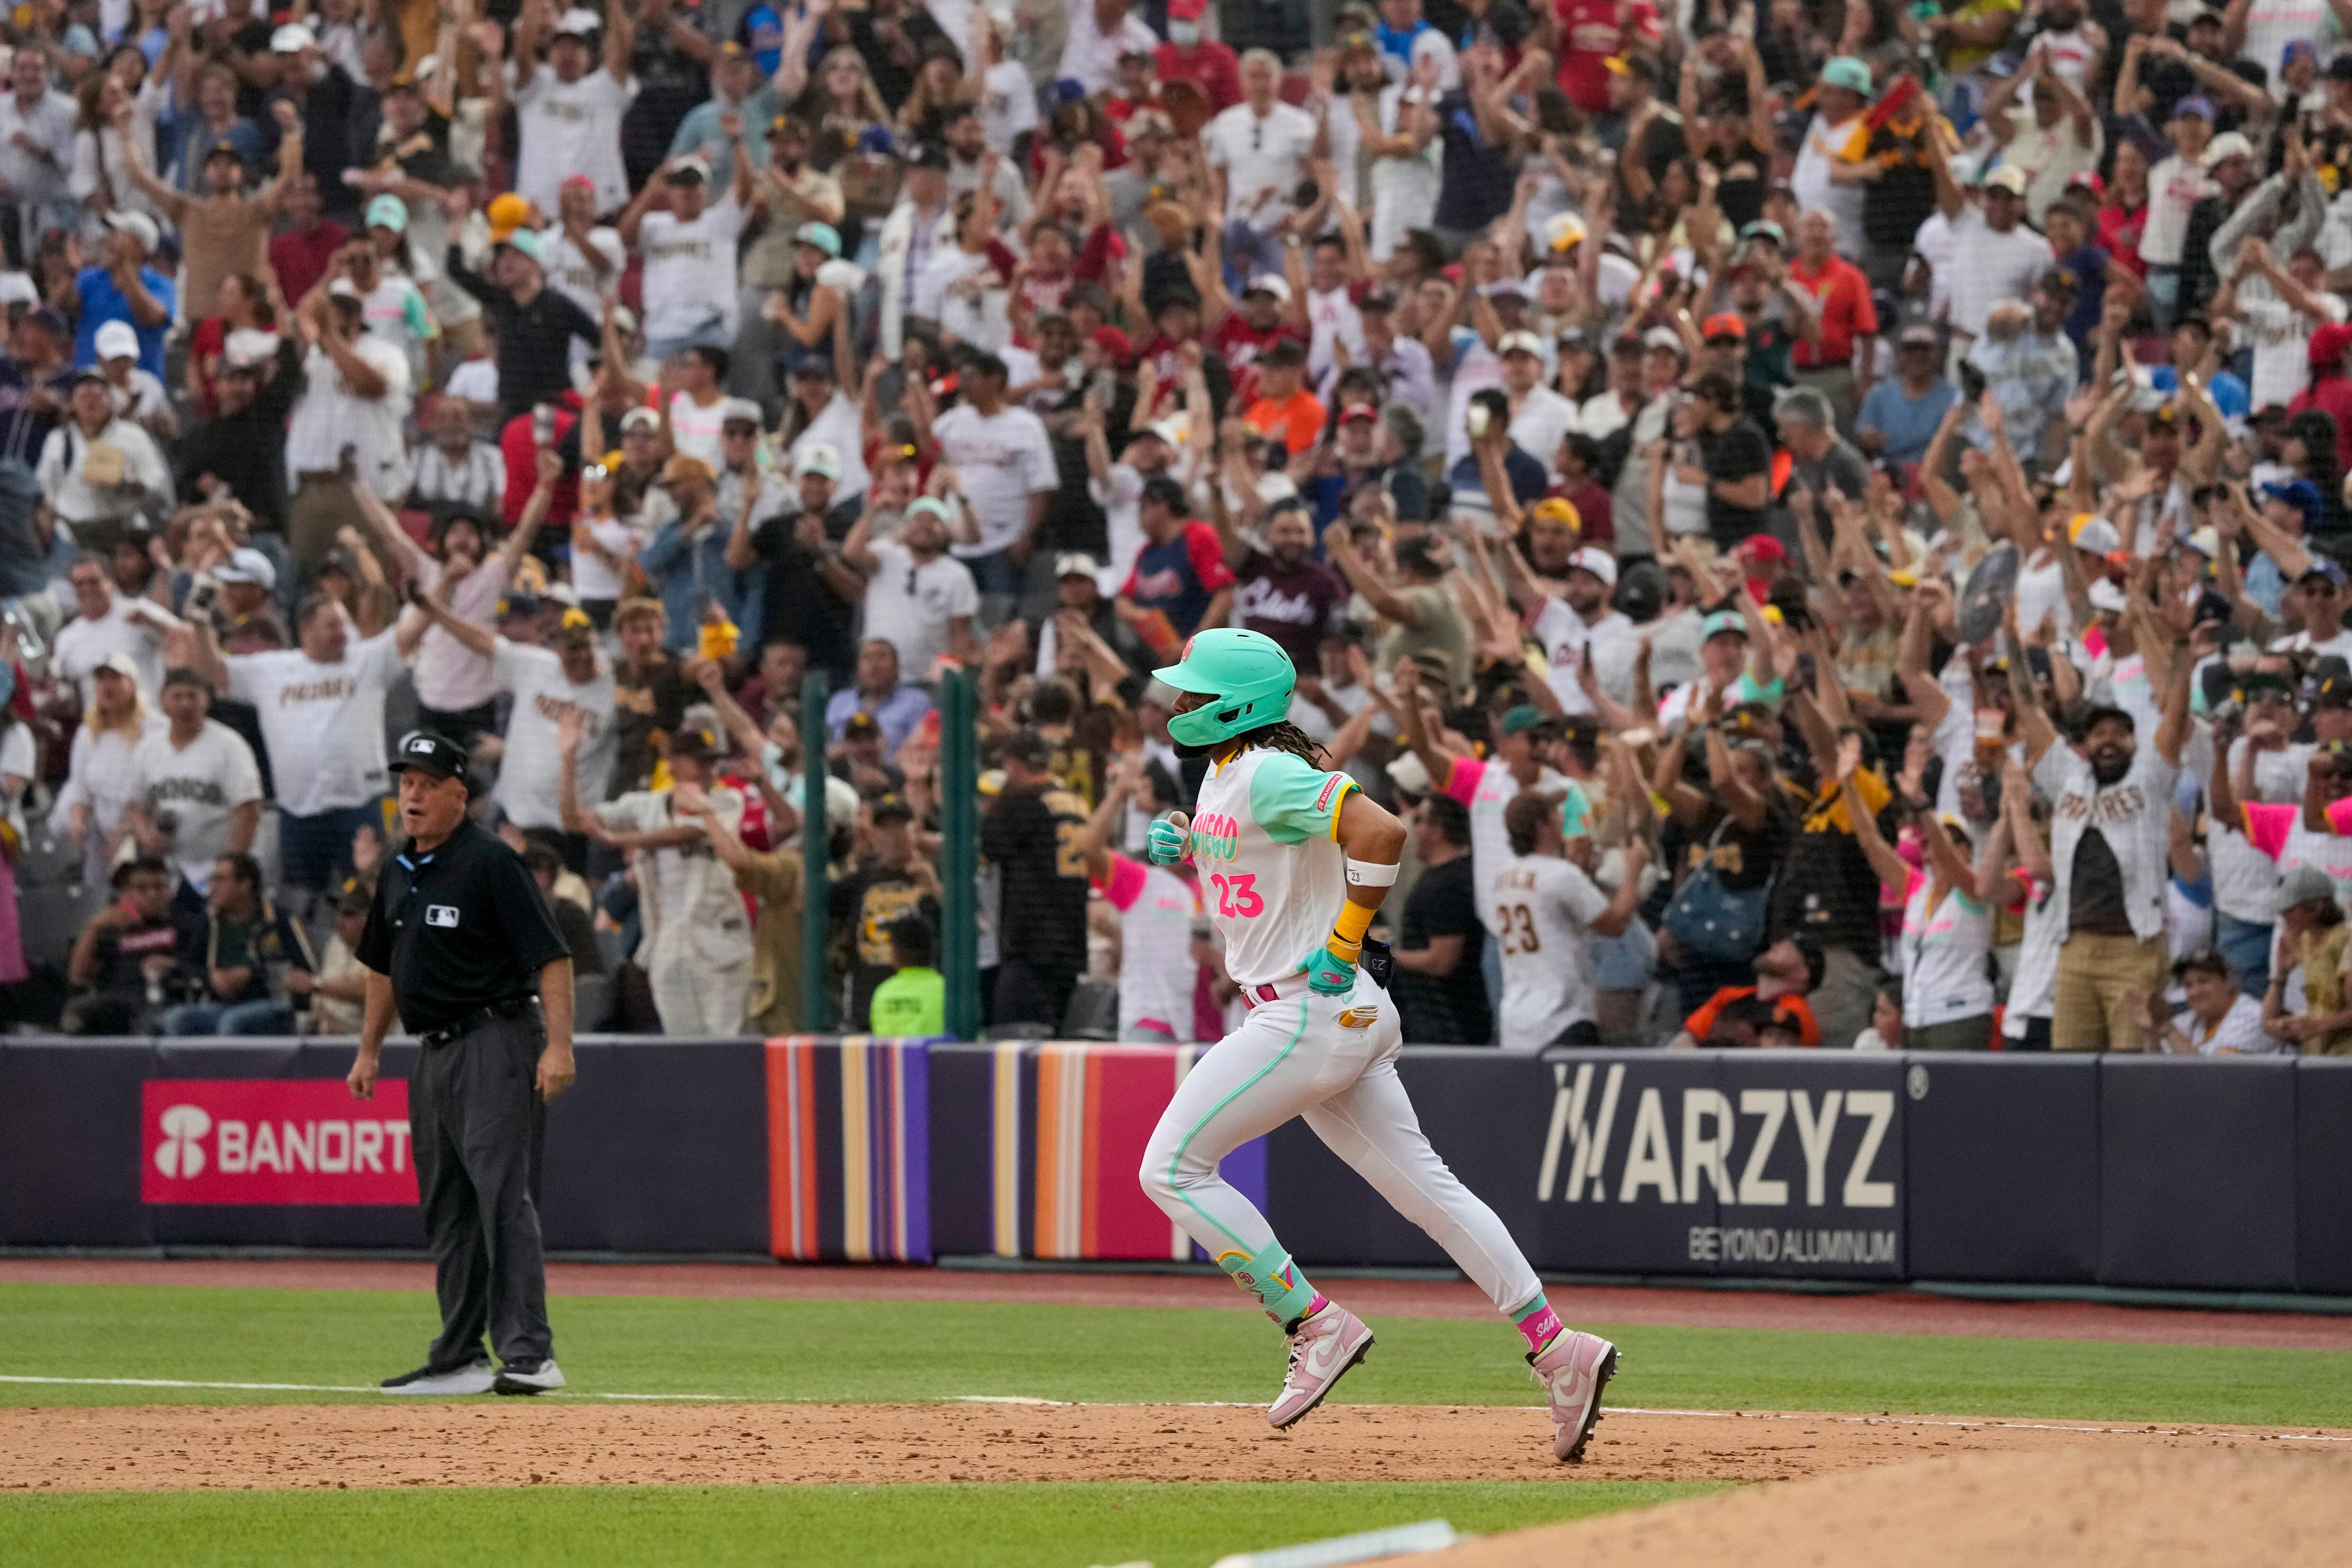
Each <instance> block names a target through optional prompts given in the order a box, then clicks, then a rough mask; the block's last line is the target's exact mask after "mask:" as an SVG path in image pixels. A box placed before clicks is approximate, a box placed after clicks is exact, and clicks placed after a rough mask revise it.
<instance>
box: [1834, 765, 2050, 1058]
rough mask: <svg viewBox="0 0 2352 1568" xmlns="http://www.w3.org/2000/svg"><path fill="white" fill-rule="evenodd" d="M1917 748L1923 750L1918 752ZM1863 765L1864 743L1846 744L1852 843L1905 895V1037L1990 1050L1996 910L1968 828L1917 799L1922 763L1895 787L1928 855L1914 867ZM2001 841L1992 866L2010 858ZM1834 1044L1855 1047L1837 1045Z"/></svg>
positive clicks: (1919, 1044)
mask: <svg viewBox="0 0 2352 1568" xmlns="http://www.w3.org/2000/svg"><path fill="white" fill-rule="evenodd" d="M1915 750H1916V748H1915ZM1861 767H1862V737H1861V736H1859V735H1848V736H1846V737H1844V738H1843V740H1841V741H1840V742H1838V786H1839V788H1840V789H1841V790H1842V791H1843V793H1844V796H1845V808H1846V815H1847V816H1848V817H1849V818H1850V819H1851V820H1852V821H1853V825H1854V827H1853V839H1854V842H1855V843H1856V844H1857V845H1859V846H1861V848H1862V852H1863V853H1864V855H1866V856H1868V857H1869V858H1870V868H1871V869H1872V870H1874V871H1875V872H1877V873H1878V879H1879V881H1880V883H1881V884H1883V885H1884V886H1885V888H1886V889H1887V890H1888V891H1889V892H1893V893H1898V894H1900V895H1902V898H1903V935H1902V938H1901V940H1900V941H1899V942H1898V943H1897V944H1896V951H1897V952H1899V953H1900V954H1901V958H1902V963H1901V968H1902V974H1903V1037H1904V1040H1905V1041H1906V1043H1907V1045H1908V1047H1909V1048H1910V1049H1912V1050H1915V1051H1982V1050H1989V1049H1990V1048H1991V1047H1992V1009H1993V991H1992V975H1991V970H1990V963H1989V961H1990V956H1991V952H1992V905H1991V904H1990V902H1988V901H1987V900H1985V898H1984V896H1983V892H1982V889H1981V888H1980V886H1979V882H1980V878H1979V870H1980V868H1979V866H1978V865H1977V863H1976V862H1975V860H1974V858H1972V856H1973V848H1974V847H1973V846H1972V845H1971V844H1970V843H1969V836H1968V826H1967V825H1966V824H1965V823H1963V822H1962V821H1961V820H1960V819H1959V818H1958V817H1957V816H1938V815H1937V813H1935V812H1934V811H1931V810H1929V809H1928V807H1927V798H1926V796H1925V795H1922V794H1920V793H1919V787H1920V786H1919V778H1918V773H1917V770H1916V767H1911V766H1906V768H1905V770H1904V773H1903V775H1902V777H1901V778H1900V779H1898V780H1897V781H1896V802H1897V809H1898V810H1900V811H1903V812H1905V813H1906V814H1907V815H1908V816H1910V817H1911V819H1912V822H1913V824H1914V825H1915V826H1916V831H1917V833H1918V835H1919V842H1920V845H1921V847H1923V848H1925V849H1926V851H1927V870H1925V871H1921V870H1919V869H1917V868H1915V867H1914V866H1913V865H1912V864H1911V863H1910V862H1909V861H1908V860H1906V859H1905V858H1903V857H1902V856H1901V855H1900V854H1898V853H1897V852H1896V851H1895V847H1894V846H1893V845H1891V844H1889V843H1887V842H1886V839H1885V837H1884V836H1882V835H1881V834H1880V833H1879V831H1878V823H1877V821H1876V819H1875V818H1874V817H1873V816H1871V815H1870V812H1869V810H1868V808H1867V807H1865V806H1864V805H1863V802H1862V796H1861V795H1860V794H1859V793H1857V791H1856V789H1855V786H1854V775H1855V773H1857V772H1858V771H1859V770H1860V768H1861ZM1996 832H1999V833H2000V837H2001V839H2002V842H2001V843H2000V844H1999V845H1995V846H1993V848H1994V849H1995V850H1996V851H1997V853H1996V854H1995V855H1994V856H1993V857H1991V858H1990V859H1989V860H1988V861H1987V865H1988V866H1989V865H1990V864H1991V861H1992V860H1999V859H2006V858H2008V847H2007V839H2008V834H2007V832H2006V831H2005V830H2002V829H1996ZM1829 1043H1830V1044H1831V1045H1832V1046H1844V1045H1848V1044H1850V1043H1851V1042H1849V1041H1845V1040H1832V1041H1830V1042H1829Z"/></svg>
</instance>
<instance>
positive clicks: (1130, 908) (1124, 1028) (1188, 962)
mask: <svg viewBox="0 0 2352 1568" xmlns="http://www.w3.org/2000/svg"><path fill="white" fill-rule="evenodd" d="M1095 886H1096V887H1097V888H1100V889H1102V893H1103V897H1104V898H1106V899H1108V900H1110V906H1111V908H1113V909H1115V910H1118V942H1119V972H1118V1037H1119V1038H1120V1039H1122V1040H1173V1041H1175V1042H1177V1043H1178V1044H1180V1045H1182V1044H1189V1043H1190V1042H1191V1041H1192V994H1193V992H1194V991H1195V990H1197V989H1198V987H1199V984H1200V976H1201V966H1200V965H1199V964H1197V963H1193V962H1192V917H1193V916H1194V915H1197V914H1199V913H1200V912H1201V895H1200V893H1199V892H1198V891H1197V890H1195V889H1194V888H1193V887H1192V884H1191V883H1189V882H1187V881H1185V880H1184V879H1183V878H1181V877H1179V876H1178V875H1176V873H1174V872H1173V871H1171V870H1168V869H1166V868H1163V867H1160V866H1147V865H1145V864H1144V863H1143V862H1142V861H1140V860H1132V859H1129V858H1128V857H1126V856H1124V855H1120V854H1118V853H1116V852H1114V853H1113V854H1112V856H1111V858H1110V876H1109V877H1108V879H1105V880H1103V881H1100V882H1097V883H1096V884H1095Z"/></svg>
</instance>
